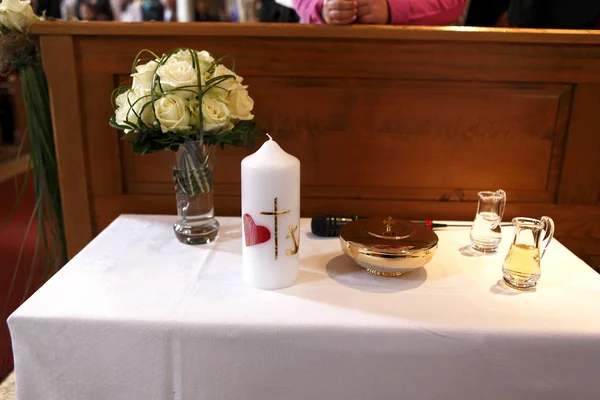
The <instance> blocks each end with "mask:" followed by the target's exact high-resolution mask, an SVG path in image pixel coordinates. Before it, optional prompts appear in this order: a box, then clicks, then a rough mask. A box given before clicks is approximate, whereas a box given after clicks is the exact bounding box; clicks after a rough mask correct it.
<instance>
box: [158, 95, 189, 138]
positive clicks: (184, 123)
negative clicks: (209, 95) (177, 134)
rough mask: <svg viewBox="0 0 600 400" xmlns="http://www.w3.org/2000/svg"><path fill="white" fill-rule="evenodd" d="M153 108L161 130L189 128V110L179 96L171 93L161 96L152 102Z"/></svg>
mask: <svg viewBox="0 0 600 400" xmlns="http://www.w3.org/2000/svg"><path fill="white" fill-rule="evenodd" d="M154 109H155V110H156V117H157V118H158V122H160V129H161V130H162V131H163V132H168V131H178V130H186V129H190V112H189V110H188V109H187V107H186V101H185V100H183V99H182V98H181V97H178V96H175V95H173V94H168V95H166V96H165V97H161V98H160V99H159V100H157V101H156V102H155V103H154Z"/></svg>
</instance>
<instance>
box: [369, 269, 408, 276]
mask: <svg viewBox="0 0 600 400" xmlns="http://www.w3.org/2000/svg"><path fill="white" fill-rule="evenodd" d="M367 271H369V272H370V273H372V274H373V275H377V276H385V277H388V278H393V277H396V276H401V275H404V274H405V273H406V272H407V271H404V272H386V271H378V270H376V269H369V268H367Z"/></svg>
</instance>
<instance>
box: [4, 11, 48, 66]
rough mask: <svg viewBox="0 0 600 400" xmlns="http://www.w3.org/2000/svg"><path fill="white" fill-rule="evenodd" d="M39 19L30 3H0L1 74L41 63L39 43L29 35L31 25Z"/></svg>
mask: <svg viewBox="0 0 600 400" xmlns="http://www.w3.org/2000/svg"><path fill="white" fill-rule="evenodd" d="M38 19H39V18H38V17H37V16H36V15H35V14H34V12H33V9H32V8H31V5H30V4H29V1H21V0H3V1H2V3H0V73H2V74H7V73H8V72H9V71H11V70H13V69H14V70H17V71H20V70H22V69H24V68H26V67H28V66H30V65H31V64H33V63H36V62H37V63H39V55H38V51H37V43H36V42H35V41H34V40H32V39H31V38H30V37H29V36H28V35H27V33H28V32H29V28H30V27H31V24H33V23H34V22H35V21H37V20H38Z"/></svg>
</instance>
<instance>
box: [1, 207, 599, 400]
mask: <svg viewBox="0 0 600 400" xmlns="http://www.w3.org/2000/svg"><path fill="white" fill-rule="evenodd" d="M173 220H174V218H173V217H167V216H121V217H119V218H118V219H117V220H116V221H115V222H114V223H113V224H112V225H111V226H110V227H109V228H107V229H106V230H105V231H104V232H102V233H101V234H100V235H99V236H98V237H97V238H96V239H94V241H93V242H92V243H90V245H88V246H87V247H86V248H85V249H84V250H83V251H82V252H81V253H80V254H78V255H77V256H76V257H75V258H74V259H73V260H72V261H71V262H70V263H69V264H68V265H66V266H65V267H64V268H63V269H62V270H61V271H60V272H59V273H58V274H57V275H56V276H55V277H54V278H52V279H51V280H50V281H49V282H48V283H47V284H46V285H44V286H43V287H42V288H41V289H40V290H39V291H38V292H37V293H35V294H34V295H33V296H32V297H31V298H30V299H29V300H27V302H26V303H25V304H23V305H22V306H21V307H20V308H19V309H18V310H17V311H15V313H14V314H13V315H12V316H11V317H10V319H9V326H10V331H11V335H12V339H13V347H14V354H15V367H16V379H17V396H18V397H17V398H18V399H19V400H29V399H31V400H54V399H55V400H68V399H77V400H95V399H99V400H100V399H102V400H119V399H127V400H132V399H140V400H151V399H185V400H187V399H194V400H196V399H210V400H218V399H227V400H233V399H252V400H254V399H256V400H271V399H302V400H305V399H344V400H348V399H394V400H397V399H405V400H406V399H419V400H423V399H457V400H464V399H477V400H480V399H486V400H489V399H503V400H505V399H577V400H584V399H593V400H597V399H599V398H600V378H599V377H600V275H598V274H596V273H595V272H594V271H593V270H592V269H591V268H589V267H588V266H587V265H585V264H584V263H583V262H582V261H581V260H579V259H578V258H577V257H575V256H574V255H573V254H572V253H570V252H569V251H568V250H567V249H566V248H565V247H563V246H562V245H561V244H560V243H558V242H556V241H554V242H553V243H552V245H551V246H550V248H549V250H548V252H547V254H546V256H545V258H544V259H543V266H542V278H541V280H540V282H539V284H538V288H537V290H536V291H535V292H517V291H513V290H510V289H507V288H505V287H503V285H502V284H501V282H499V280H501V265H502V261H503V258H504V255H505V254H506V251H507V249H508V246H509V241H510V238H511V237H512V228H510V227H509V228H508V229H506V230H505V231H504V232H503V236H504V240H503V243H502V245H501V248H500V250H499V253H498V254H496V255H492V256H482V257H473V256H470V255H469V254H468V252H467V251H465V248H464V246H465V245H466V244H467V243H468V229H451V230H447V231H437V233H438V235H439V238H440V242H439V249H438V252H437V254H436V255H435V257H434V258H433V260H432V262H431V263H430V264H428V265H427V266H426V268H424V269H422V270H418V271H415V272H413V273H410V274H407V275H405V276H404V277H400V278H383V277H376V276H373V275H370V274H369V273H368V272H366V271H364V270H362V269H361V268H359V267H358V266H356V265H355V264H354V263H353V262H352V261H351V260H350V259H347V258H346V257H345V256H343V255H341V250H340V245H339V242H338V240H337V239H321V238H317V237H314V236H312V235H311V234H310V233H308V232H309V231H310V223H309V221H308V220H303V221H302V226H301V228H302V229H303V232H302V241H301V259H302V270H301V273H300V278H299V281H298V283H297V284H296V285H294V286H292V287H290V288H287V289H283V290H279V291H261V290H258V289H254V288H251V287H248V286H246V285H245V284H244V283H243V280H242V271H241V246H242V241H241V224H240V220H239V219H237V218H220V222H221V235H220V238H219V240H218V241H217V242H216V243H214V244H211V245H205V246H195V247H194V246H187V245H183V244H180V243H179V242H177V240H176V239H175V236H174V234H173V232H172V228H171V223H172V221H173ZM461 249H462V250H461Z"/></svg>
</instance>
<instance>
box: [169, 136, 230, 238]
mask: <svg viewBox="0 0 600 400" xmlns="http://www.w3.org/2000/svg"><path fill="white" fill-rule="evenodd" d="M215 156H216V153H215V146H209V145H207V144H205V143H202V142H201V141H188V142H186V143H185V144H182V145H181V146H179V150H178V151H177V152H176V153H175V164H174V166H173V182H174V183H175V195H176V199H177V216H178V219H177V222H175V224H174V225H173V230H174V231H175V236H177V239H178V240H179V241H180V242H182V243H186V244H204V243H210V242H212V241H214V240H215V239H216V238H217V235H218V234H219V222H218V221H217V219H216V218H215V211H214V205H213V172H214V168H215Z"/></svg>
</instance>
